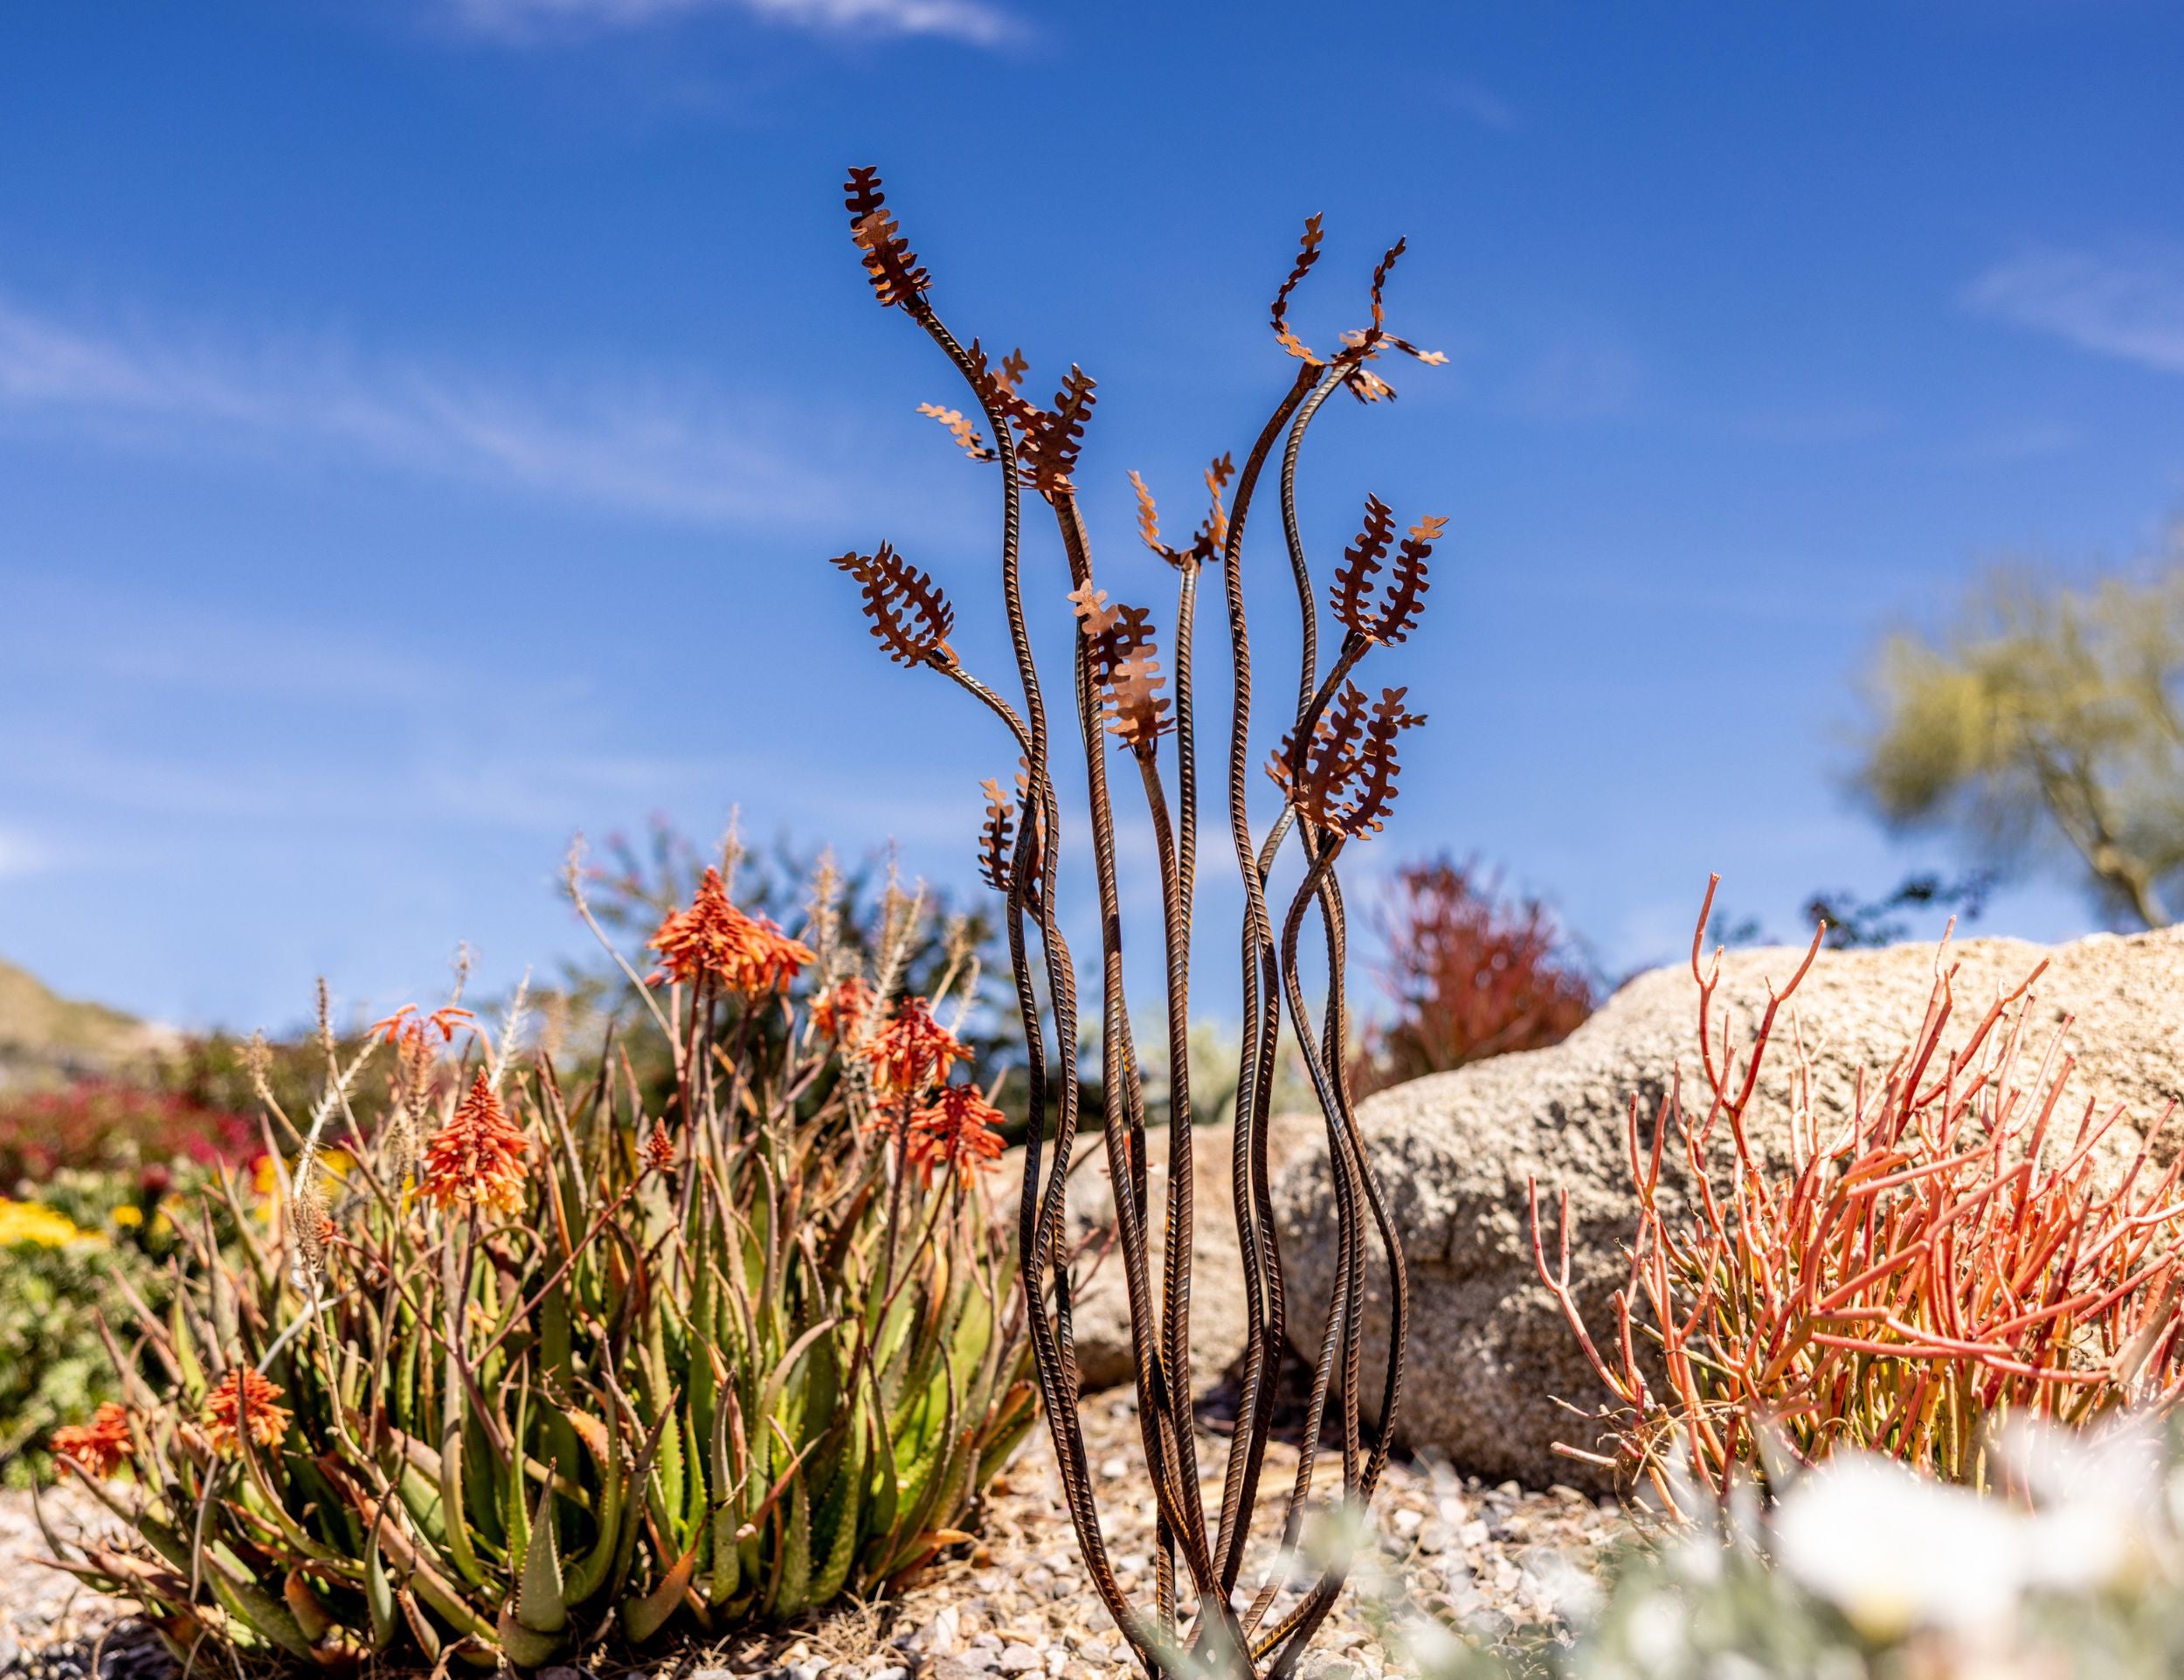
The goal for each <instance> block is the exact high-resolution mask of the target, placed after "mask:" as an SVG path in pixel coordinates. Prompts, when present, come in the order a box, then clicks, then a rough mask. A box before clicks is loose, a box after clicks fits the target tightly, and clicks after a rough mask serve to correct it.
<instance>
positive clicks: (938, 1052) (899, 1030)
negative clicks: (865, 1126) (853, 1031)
mask: <svg viewBox="0 0 2184 1680" xmlns="http://www.w3.org/2000/svg"><path fill="white" fill-rule="evenodd" d="M860 1054H862V1055H863V1056H864V1059H865V1060H866V1061H867V1062H868V1063H870V1064H871V1068H872V1083H873V1088H874V1089H875V1090H877V1091H879V1092H881V1093H882V1094H884V1095H887V1096H900V1097H914V1096H917V1095H918V1094H919V1093H920V1092H922V1091H923V1090H924V1089H927V1088H928V1087H929V1086H931V1085H934V1084H936V1083H937V1082H940V1081H941V1080H943V1079H945V1078H947V1077H948V1070H949V1068H952V1067H954V1066H955V1065H956V1063H957V1062H958V1061H969V1060H970V1059H971V1051H970V1048H969V1047H967V1046H966V1045H965V1044H964V1041H963V1040H961V1039H959V1038H957V1036H956V1035H955V1034H953V1033H951V1032H950V1031H949V1030H948V1029H947V1028H946V1027H943V1026H942V1025H941V1024H940V1023H939V1022H938V1021H936V1020H934V1019H933V1006H932V1005H930V1003H928V1002H927V1001H926V1000H925V999H923V998H916V997H911V998H905V999H902V1002H901V1003H899V1004H897V1005H896V1006H895V1019H894V1020H890V1021H889V1022H888V1024H887V1026H886V1027H885V1028H884V1029H882V1030H881V1031H880V1032H878V1033H875V1034H873V1035H872V1037H871V1038H870V1039H869V1040H867V1042H866V1043H865V1045H864V1047H863V1049H862V1051H861V1052H860Z"/></svg>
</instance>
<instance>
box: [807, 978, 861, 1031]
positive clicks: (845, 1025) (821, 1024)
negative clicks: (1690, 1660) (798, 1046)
mask: <svg viewBox="0 0 2184 1680" xmlns="http://www.w3.org/2000/svg"><path fill="white" fill-rule="evenodd" d="M875 1001H876V999H874V995H873V991H872V988H871V987H870V986H869V985H866V984H865V978H864V976H863V975H861V974H846V975H844V976H843V977H842V978H840V979H839V980H837V981H835V982H834V984H833V985H830V986H828V987H827V988H826V991H824V992H820V993H819V996H818V997H816V998H814V999H812V1026H814V1027H818V1028H819V1031H820V1032H822V1033H824V1034H826V1036H827V1037H828V1038H830V1039H832V1040H833V1041H834V1042H835V1043H836V1044H840V1043H842V1042H843V1041H844V1040H847V1039H849V1038H851V1037H853V1036H854V1034H855V1033H856V1030H857V1027H858V1024H859V1023H860V1021H862V1020H864V1019H865V1018H866V1017H867V1015H869V1014H871V1013H872V1006H873V1004H874V1002H875Z"/></svg>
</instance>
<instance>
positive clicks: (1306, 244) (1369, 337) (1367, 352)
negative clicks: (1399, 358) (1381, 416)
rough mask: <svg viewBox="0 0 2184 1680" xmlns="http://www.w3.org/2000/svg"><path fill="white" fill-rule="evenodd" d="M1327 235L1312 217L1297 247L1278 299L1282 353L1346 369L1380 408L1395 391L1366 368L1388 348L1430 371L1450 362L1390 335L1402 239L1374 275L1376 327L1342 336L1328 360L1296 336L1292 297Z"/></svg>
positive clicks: (1275, 316) (1350, 382)
mask: <svg viewBox="0 0 2184 1680" xmlns="http://www.w3.org/2000/svg"><path fill="white" fill-rule="evenodd" d="M1324 238H1325V235H1324V233H1323V232H1322V231H1321V227H1320V218H1318V217H1317V216H1313V217H1310V218H1307V219H1306V221H1305V223H1304V237H1303V240H1302V241H1301V242H1300V243H1299V245H1298V247H1297V253H1296V262H1295V263H1293V264H1292V265H1291V266H1290V268H1289V277H1288V278H1287V279H1286V280H1283V281H1282V289H1281V290H1280V291H1279V292H1276V293H1275V297H1274V308H1273V311H1272V314H1271V321H1272V325H1273V327H1274V335H1275V340H1276V342H1279V343H1280V344H1281V346H1282V349H1285V350H1287V351H1288V352H1289V354H1290V355H1291V356H1295V357H1296V359H1297V360H1298V361H1300V362H1303V363H1305V365H1306V366H1308V367H1315V368H1324V367H1334V368H1337V369H1339V370H1341V377H1342V382H1343V384H1344V387H1345V388H1346V389H1347V390H1348V391H1349V392H1350V394H1351V396H1353V397H1355V398H1357V399H1358V401H1359V402H1361V403H1377V402H1379V400H1380V399H1381V398H1384V397H1389V398H1392V397H1393V396H1394V395H1395V387H1394V386H1393V385H1391V384H1388V382H1387V381H1386V379H1384V378H1382V377H1380V376H1379V374H1378V373H1375V372H1374V371H1373V370H1372V369H1371V368H1368V367H1367V366H1365V363H1368V362H1371V361H1372V360H1374V359H1375V358H1376V357H1378V356H1379V354H1380V352H1381V350H1382V349H1395V350H1400V351H1402V352H1403V354H1404V355H1406V356H1413V357H1415V358H1416V359H1417V360H1418V361H1420V362H1422V363H1425V364H1426V365H1427V367H1429V368H1434V367H1439V366H1441V364H1442V363H1445V362H1447V361H1448V357H1447V356H1444V355H1442V354H1441V352H1440V351H1439V350H1421V349H1419V348H1418V346H1417V345H1415V344H1413V343H1412V342H1410V341H1409V340H1408V339H1406V338H1399V337H1398V336H1396V335H1395V334H1393V333H1392V332H1390V331H1388V330H1387V308H1386V301H1385V295H1384V294H1385V293H1386V287H1387V281H1388V276H1389V275H1390V274H1392V273H1394V272H1395V265H1396V262H1397V260H1398V259H1400V257H1401V256H1402V254H1403V252H1404V251H1405V249H1406V241H1404V240H1402V239H1398V240H1397V241H1396V242H1395V243H1394V244H1393V245H1390V246H1389V247H1388V249H1387V252H1386V254H1385V255H1384V256H1382V257H1381V259H1380V260H1379V264H1378V266H1375V267H1374V269H1373V271H1372V325H1371V326H1370V327H1365V328H1352V329H1351V330H1350V331H1348V332H1345V333H1344V334H1343V335H1342V344H1343V348H1342V349H1339V350H1337V352H1336V353H1335V354H1334V355H1333V356H1320V355H1319V354H1318V353H1317V351H1315V350H1314V349H1312V348H1311V346H1310V345H1309V344H1307V343H1305V342H1304V341H1303V340H1302V339H1301V338H1299V337H1298V336H1297V335H1296V331H1295V329H1294V328H1291V327H1290V325H1289V297H1290V294H1293V293H1294V292H1295V291H1296V288H1297V287H1298V285H1299V284H1300V283H1301V282H1302V281H1303V279H1304V277H1305V276H1306V275H1307V274H1309V273H1311V272H1312V269H1313V267H1314V266H1315V265H1317V263H1318V261H1319V259H1320V246H1321V244H1322V241H1323V240H1324Z"/></svg>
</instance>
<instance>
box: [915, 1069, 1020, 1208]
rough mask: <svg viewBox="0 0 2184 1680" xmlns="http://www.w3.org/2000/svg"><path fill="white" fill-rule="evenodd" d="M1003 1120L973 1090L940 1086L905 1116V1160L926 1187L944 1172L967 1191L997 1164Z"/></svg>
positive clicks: (970, 1088)
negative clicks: (907, 1142) (907, 1139)
mask: <svg viewBox="0 0 2184 1680" xmlns="http://www.w3.org/2000/svg"><path fill="white" fill-rule="evenodd" d="M1005 1121H1006V1116H1005V1115H1003V1114H1002V1112H1001V1111H1000V1110H999V1109H997V1108H995V1107H994V1106H993V1104H992V1103H989V1102H987V1101H986V1100H985V1093H984V1092H983V1091H981V1090H980V1089H978V1087H977V1086H976V1085H943V1086H942V1087H941V1089H939V1090H938V1091H936V1093H935V1094H934V1097H933V1101H932V1102H931V1103H929V1104H928V1105H927V1106H926V1107H924V1108H922V1109H920V1110H917V1111H916V1113H915V1114H913V1115H911V1117H910V1160H911V1162H912V1164H913V1165H916V1167H917V1169H918V1172H919V1174H920V1176H921V1177H922V1178H923V1180H924V1182H925V1183H926V1184H928V1185H930V1184H931V1183H932V1182H933V1180H934V1179H935V1178H936V1177H937V1176H939V1175H940V1174H941V1173H943V1172H947V1173H950V1174H952V1175H953V1176H954V1178H955V1180H956V1182H957V1184H959V1185H961V1186H964V1188H966V1189H968V1188H969V1187H970V1186H971V1185H973V1184H975V1183H977V1182H978V1175H979V1174H980V1173H981V1172H993V1171H994V1170H995V1169H996V1168H997V1167H998V1166H999V1163H1000V1155H1001V1151H1002V1150H1003V1148H1004V1147H1005V1144H1004V1141H1003V1139H1002V1137H1001V1134H1000V1132H999V1130H998V1128H999V1127H1000V1126H1001V1125H1002V1124H1003V1123H1005Z"/></svg>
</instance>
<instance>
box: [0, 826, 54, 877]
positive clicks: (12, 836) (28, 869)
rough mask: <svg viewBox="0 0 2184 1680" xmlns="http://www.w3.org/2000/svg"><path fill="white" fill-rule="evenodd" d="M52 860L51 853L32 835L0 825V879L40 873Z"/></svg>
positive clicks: (50, 865)
mask: <svg viewBox="0 0 2184 1680" xmlns="http://www.w3.org/2000/svg"><path fill="white" fill-rule="evenodd" d="M52 862H53V857H52V852H51V851H50V850H49V849H48V848H47V847H45V846H44V845H42V844H40V843H39V841H38V840H37V839H35V838H34V837H33V836H31V835H30V834H26V833H24V832H23V831H22V830H21V829H18V828H8V827H0V881H7V880H10V879H13V878H15V877H17V876H21V875H38V874H42V873H43V872H44V871H45V870H46V869H49V868H52Z"/></svg>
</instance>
